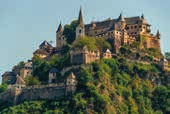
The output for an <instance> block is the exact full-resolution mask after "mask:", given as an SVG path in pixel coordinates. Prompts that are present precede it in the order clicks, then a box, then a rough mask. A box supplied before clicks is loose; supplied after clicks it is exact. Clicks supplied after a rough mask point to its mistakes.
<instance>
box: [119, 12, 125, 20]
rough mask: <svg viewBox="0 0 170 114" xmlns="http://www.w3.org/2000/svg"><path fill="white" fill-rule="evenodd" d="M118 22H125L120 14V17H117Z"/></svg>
mask: <svg viewBox="0 0 170 114" xmlns="http://www.w3.org/2000/svg"><path fill="white" fill-rule="evenodd" d="M118 21H122V22H124V21H125V18H124V17H123V15H122V13H120V16H119V18H118Z"/></svg>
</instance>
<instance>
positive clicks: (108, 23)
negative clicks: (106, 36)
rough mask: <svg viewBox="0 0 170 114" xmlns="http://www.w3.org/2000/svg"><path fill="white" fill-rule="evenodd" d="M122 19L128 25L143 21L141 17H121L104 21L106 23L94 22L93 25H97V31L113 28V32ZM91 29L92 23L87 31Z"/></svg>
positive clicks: (87, 27)
mask: <svg viewBox="0 0 170 114" xmlns="http://www.w3.org/2000/svg"><path fill="white" fill-rule="evenodd" d="M120 19H121V20H125V22H126V24H137V23H138V22H139V20H141V19H140V17H139V16H136V17H129V18H124V17H123V16H122V15H120V16H119V18H117V19H109V20H104V21H100V22H93V23H95V24H96V27H95V29H99V28H112V30H113V29H114V24H115V23H116V22H117V21H119V20H120ZM90 27H92V23H91V24H86V25H85V29H86V30H89V29H90Z"/></svg>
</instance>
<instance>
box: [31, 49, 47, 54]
mask: <svg viewBox="0 0 170 114" xmlns="http://www.w3.org/2000/svg"><path fill="white" fill-rule="evenodd" d="M33 54H43V55H49V53H48V52H47V51H45V50H43V49H37V50H36V51H35V52H34V53H33Z"/></svg>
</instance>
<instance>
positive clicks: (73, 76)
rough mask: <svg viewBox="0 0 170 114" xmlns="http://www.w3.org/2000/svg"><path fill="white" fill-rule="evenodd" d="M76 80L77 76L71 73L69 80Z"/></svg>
mask: <svg viewBox="0 0 170 114" xmlns="http://www.w3.org/2000/svg"><path fill="white" fill-rule="evenodd" d="M75 78H76V76H75V75H74V73H73V72H71V73H70V75H69V77H68V78H67V79H75Z"/></svg>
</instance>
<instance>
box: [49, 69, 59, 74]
mask: <svg viewBox="0 0 170 114" xmlns="http://www.w3.org/2000/svg"><path fill="white" fill-rule="evenodd" d="M55 72H58V70H57V69H56V68H52V69H51V70H50V73H55Z"/></svg>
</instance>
